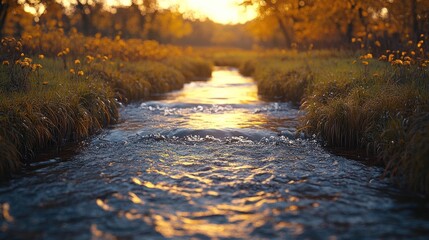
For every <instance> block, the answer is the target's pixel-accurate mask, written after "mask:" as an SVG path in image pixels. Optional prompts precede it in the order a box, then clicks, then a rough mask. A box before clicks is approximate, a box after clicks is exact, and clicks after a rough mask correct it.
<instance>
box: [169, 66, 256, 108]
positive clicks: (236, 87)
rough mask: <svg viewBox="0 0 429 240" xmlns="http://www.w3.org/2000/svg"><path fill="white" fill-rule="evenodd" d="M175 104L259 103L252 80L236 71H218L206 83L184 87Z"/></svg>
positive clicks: (176, 97) (175, 97)
mask: <svg viewBox="0 0 429 240" xmlns="http://www.w3.org/2000/svg"><path fill="white" fill-rule="evenodd" d="M173 97H174V101H175V102H184V103H196V104H218V105H221V104H222V105H223V104H251V103H257V102H260V101H259V98H258V92H257V87H256V85H255V84H254V83H253V81H252V79H250V78H246V77H243V76H241V75H240V74H239V73H238V72H237V71H231V70H222V69H218V70H217V71H214V72H213V76H212V78H211V79H210V80H209V81H208V82H194V83H191V84H188V85H186V86H185V88H184V89H183V90H182V91H180V92H179V93H178V94H177V95H174V96H173Z"/></svg>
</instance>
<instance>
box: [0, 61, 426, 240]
mask: <svg viewBox="0 0 429 240" xmlns="http://www.w3.org/2000/svg"><path fill="white" fill-rule="evenodd" d="M299 115H300V112H299V111H298V109H296V108H294V107H293V106H291V105H290V104H288V103H274V102H264V101H261V100H260V99H259V98H258V95H257V89H256V86H255V84H254V83H253V82H252V80H251V79H249V78H244V77H242V76H240V75H239V74H238V73H237V71H236V70H234V69H225V68H219V69H216V71H215V72H214V74H213V78H212V79H211V80H210V81H208V82H194V83H190V84H188V85H186V86H185V88H184V89H183V90H181V91H177V92H173V93H170V94H167V95H165V96H163V97H162V98H161V99H160V100H157V101H150V102H145V103H142V104H132V105H129V106H126V107H124V108H122V109H121V116H122V119H123V121H122V122H121V123H120V124H118V125H116V126H114V127H113V128H112V129H108V130H104V131H103V132H102V134H100V135H98V136H96V137H94V138H92V139H91V140H90V141H88V142H87V143H86V144H85V146H84V147H82V149H81V150H80V151H79V153H77V154H76V155H73V156H72V157H60V158H58V159H57V160H55V159H54V160H51V161H50V162H49V163H51V164H48V166H46V167H43V168H36V169H35V170H32V171H29V172H27V173H26V174H25V175H24V176H20V177H18V178H15V179H12V180H11V181H9V182H6V183H2V184H1V186H0V203H1V210H2V214H1V215H2V217H1V218H0V221H1V222H0V224H1V225H0V230H1V231H0V238H3V239H59V238H61V239H89V238H94V239H116V238H119V239H164V238H172V239H190V238H194V239H240V238H246V239H287V238H298V239H337V238H339V239H344V238H345V239H349V238H353V239H374V238H375V239H402V238H413V239H416V238H421V239H424V238H425V236H428V234H429V214H428V213H429V211H428V209H429V207H428V206H427V205H425V203H424V201H422V200H420V199H419V198H417V197H410V196H409V194H407V193H404V192H401V191H399V190H397V189H396V188H395V187H394V186H392V185H391V184H390V182H389V181H388V180H386V179H383V178H381V176H382V174H383V171H382V169H380V168H377V167H372V166H366V165H364V164H362V163H360V162H357V161H353V160H348V159H345V158H342V157H338V156H334V155H332V154H330V153H328V152H327V151H325V150H324V149H323V148H321V147H320V145H319V144H318V143H317V142H316V141H315V140H313V139H301V138H300V136H299V135H297V134H296V127H297V118H298V117H299Z"/></svg>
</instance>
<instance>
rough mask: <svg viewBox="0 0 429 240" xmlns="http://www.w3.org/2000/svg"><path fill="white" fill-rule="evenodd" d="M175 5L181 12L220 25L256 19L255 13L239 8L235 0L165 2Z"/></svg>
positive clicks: (172, 0) (171, 0) (180, 0)
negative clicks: (188, 12) (189, 12)
mask: <svg viewBox="0 0 429 240" xmlns="http://www.w3.org/2000/svg"><path fill="white" fill-rule="evenodd" d="M165 2H166V3H167V2H169V3H170V4H171V3H172V4H174V3H175V4H176V5H178V6H179V7H180V10H181V11H184V10H185V11H186V10H187V11H189V10H190V11H193V12H195V13H196V14H197V15H198V16H199V17H204V16H206V17H208V18H210V19H211V20H212V21H214V22H217V23H222V24H234V23H244V22H247V21H249V20H251V19H253V18H255V17H256V11H255V10H254V9H251V8H247V9H245V8H244V7H242V6H239V2H240V1H237V0H204V1H202V0H176V1H174V0H165Z"/></svg>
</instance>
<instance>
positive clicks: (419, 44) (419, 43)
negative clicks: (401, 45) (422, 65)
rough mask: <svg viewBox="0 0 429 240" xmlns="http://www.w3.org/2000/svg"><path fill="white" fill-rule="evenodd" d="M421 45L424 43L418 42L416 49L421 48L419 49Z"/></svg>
mask: <svg viewBox="0 0 429 240" xmlns="http://www.w3.org/2000/svg"><path fill="white" fill-rule="evenodd" d="M423 43H424V41H423V40H420V41H419V42H418V43H417V47H418V48H421V47H422V45H423Z"/></svg>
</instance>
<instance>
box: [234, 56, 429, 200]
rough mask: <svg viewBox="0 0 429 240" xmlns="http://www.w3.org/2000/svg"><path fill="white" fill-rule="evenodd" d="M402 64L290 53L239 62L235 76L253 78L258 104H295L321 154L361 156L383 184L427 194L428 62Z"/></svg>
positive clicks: (403, 61)
mask: <svg viewBox="0 0 429 240" xmlns="http://www.w3.org/2000/svg"><path fill="white" fill-rule="evenodd" d="M407 56H409V55H407V54H404V53H402V52H399V54H397V52H395V57H397V60H395V58H393V59H390V60H391V61H390V62H386V61H387V60H386V59H387V58H386V57H382V58H381V60H382V61H377V60H374V59H372V55H368V54H366V55H363V57H360V59H359V58H358V57H357V56H356V55H354V54H352V53H347V52H327V51H319V52H309V53H296V52H295V53H293V52H291V53H286V54H283V53H280V54H277V55H273V56H268V57H264V58H259V59H252V60H250V61H245V62H243V63H242V65H241V66H242V67H241V69H240V71H241V72H242V73H244V74H246V75H250V74H251V75H252V76H253V77H254V78H255V81H256V82H257V85H258V91H259V93H260V94H261V95H262V96H263V97H265V98H269V99H274V100H285V101H293V102H296V103H300V102H301V103H302V104H301V109H302V110H303V111H304V112H305V115H304V116H303V117H302V119H301V130H302V131H304V132H305V133H306V134H308V135H313V134H315V135H316V136H318V137H319V138H320V140H321V141H322V142H323V143H324V144H325V145H326V146H330V147H335V148H343V149H348V150H359V151H360V150H361V149H364V150H366V152H367V154H368V155H373V156H377V157H378V158H377V159H378V161H379V162H380V163H382V164H384V166H386V176H391V177H392V179H393V180H394V181H396V182H398V183H400V185H402V186H405V187H408V188H410V189H413V190H415V191H419V192H423V193H426V194H429V184H428V183H429V158H428V157H427V156H429V155H428V153H429V152H428V151H429V147H428V146H429V134H428V132H429V131H428V130H429V129H428V127H429V118H428V116H429V82H428V79H429V68H428V67H427V62H428V61H427V60H425V59H424V57H423V56H422V57H420V58H418V57H415V58H414V59H412V58H411V57H407ZM399 60H401V61H399ZM407 61H408V62H407Z"/></svg>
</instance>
